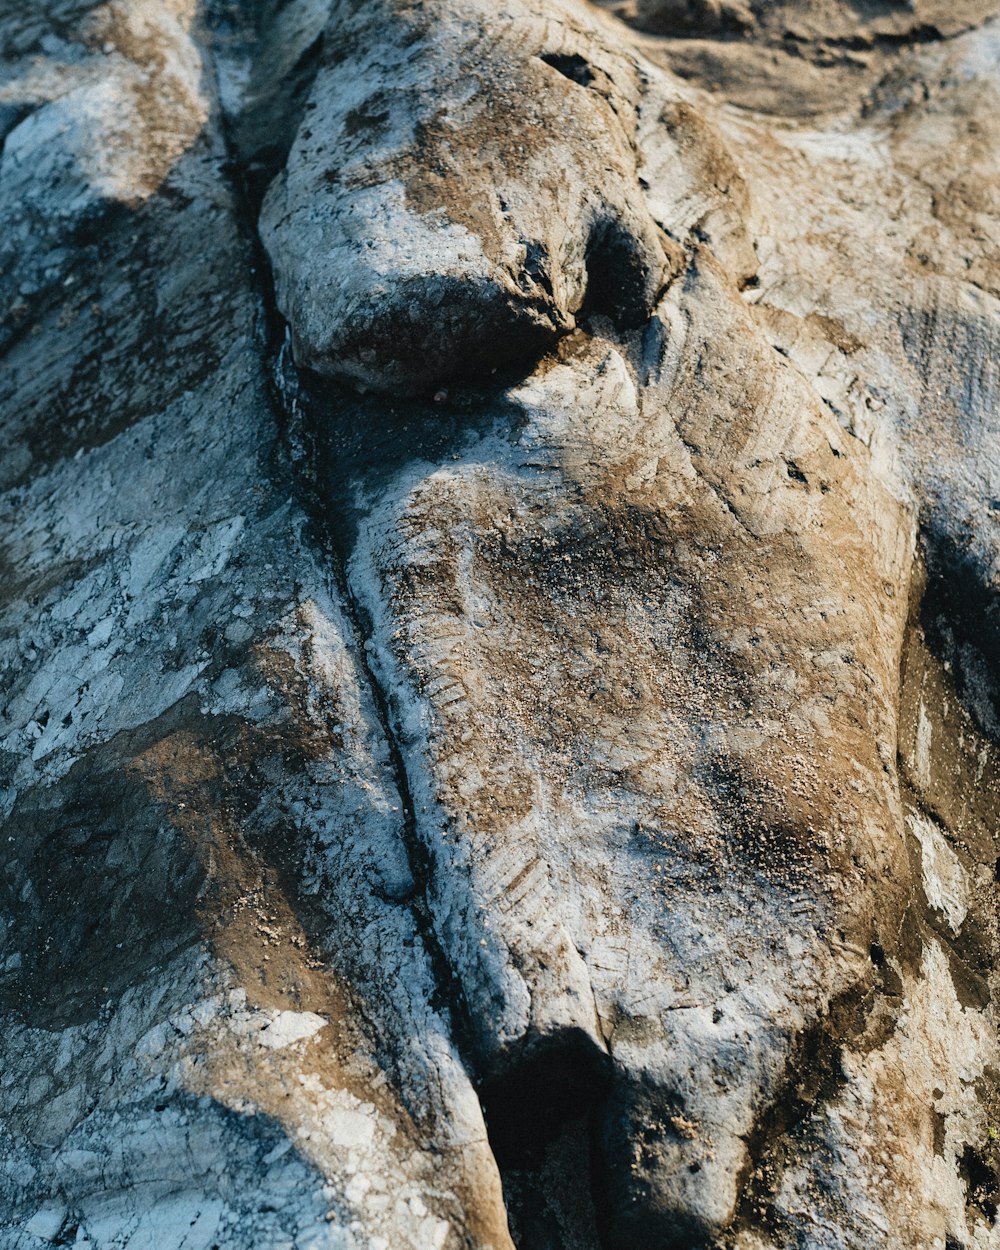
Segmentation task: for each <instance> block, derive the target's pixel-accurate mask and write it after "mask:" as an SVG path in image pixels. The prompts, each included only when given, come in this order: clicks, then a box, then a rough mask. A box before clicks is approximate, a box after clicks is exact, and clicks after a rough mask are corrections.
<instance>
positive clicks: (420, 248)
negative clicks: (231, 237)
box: [261, 0, 665, 394]
mask: <svg viewBox="0 0 1000 1250" xmlns="http://www.w3.org/2000/svg"><path fill="white" fill-rule="evenodd" d="M638 79H639V75H638V72H637V69H636V65H635V63H634V60H633V59H632V58H630V57H629V56H628V55H627V53H626V52H625V51H624V49H622V48H616V47H615V45H614V44H613V43H612V42H611V41H610V40H608V39H607V38H606V37H603V36H602V34H601V33H600V32H599V31H598V30H597V29H596V28H595V27H594V26H593V24H592V23H589V22H587V20H586V13H585V12H584V11H583V10H582V8H581V7H580V6H578V5H573V4H567V3H565V2H564V0H555V3H553V2H552V0H545V2H540V0H517V2H516V3H514V4H508V5H507V6H506V7H505V9H504V12H503V14H502V15H500V14H498V13H497V10H496V7H495V6H494V5H492V4H490V3H487V2H486V0H459V2H458V3H455V2H453V0H432V2H431V3H427V4H422V5H412V4H409V3H405V2H401V0H366V3H364V4H357V3H353V0H336V3H334V4H333V5H332V7H331V13H330V19H329V27H328V32H327V37H326V42H325V44H324V46H323V52H322V63H321V67H320V69H319V71H318V74H317V76H316V79H315V82H314V83H313V87H312V92H311V95H310V98H309V101H308V103H307V104H306V106H305V113H304V116H303V120H302V124H301V125H300V127H299V130H298V134H297V135H296V138H295V142H294V144H293V145H292V149H291V152H290V153H289V157H288V163H287V165H286V167H285V169H284V170H283V171H282V172H281V173H280V174H279V175H278V178H277V179H276V181H275V184H274V185H273V186H272V188H271V189H270V191H269V192H268V194H267V197H266V199H265V201H264V208H263V213H262V216H261V233H262V238H263V240H264V243H265V245H266V247H267V249H268V252H269V254H270V257H271V262H272V265H273V267H274V275H275V290H276V296H277V301H278V306H279V308H280V309H281V311H282V313H283V314H284V315H285V317H286V318H287V320H288V322H289V325H290V327H291V331H292V341H293V343H294V347H295V356H296V360H297V362H298V363H299V364H300V365H302V366H305V367H307V368H309V369H314V370H317V371H319V372H321V373H325V374H332V375H334V376H337V377H342V378H348V379H351V380H352V381H355V382H359V383H362V384H363V385H365V386H368V387H373V388H375V389H378V390H388V391H394V392H398V393H402V394H410V393H414V392H420V391H421V390H428V389H433V388H434V387H435V386H437V385H438V384H440V383H442V382H444V381H447V380H448V379H450V378H453V377H456V376H464V377H479V376H482V375H483V374H484V373H488V372H489V370H491V369H495V368H497V367H499V366H501V365H504V364H508V363H510V362H514V361H520V360H523V359H530V358H531V357H532V356H538V355H540V354H541V353H542V352H543V351H544V350H545V349H546V348H548V347H551V346H552V344H553V343H554V341H555V340H556V339H557V338H558V337H559V336H561V335H563V334H565V333H567V332H568V331H569V330H571V329H572V328H573V326H574V324H575V320H576V317H577V315H578V314H579V312H580V310H581V308H582V307H583V306H584V303H585V301H588V302H589V304H590V306H591V307H592V309H593V310H594V311H595V312H600V313H603V314H605V315H606V316H609V317H611V319H612V320H614V321H615V322H616V323H619V324H621V325H636V324H641V323H642V322H643V321H645V319H646V317H647V316H648V313H649V311H650V308H651V307H652V304H653V303H654V301H655V298H656V295H657V292H658V291H659V289H660V287H661V285H662V282H663V278H664V273H665V261H664V257H663V252H662V249H661V244H660V240H659V238H658V232H657V230H656V227H655V225H654V223H653V221H652V219H651V217H650V216H649V213H648V211H647V210H646V207H645V205H644V204H643V202H642V199H641V197H638V196H636V195H635V194H634V192H635V187H636V177H637V169H636V153H635V146H634V130H635V106H636V99H637V93H638V85H639V83H638Z"/></svg>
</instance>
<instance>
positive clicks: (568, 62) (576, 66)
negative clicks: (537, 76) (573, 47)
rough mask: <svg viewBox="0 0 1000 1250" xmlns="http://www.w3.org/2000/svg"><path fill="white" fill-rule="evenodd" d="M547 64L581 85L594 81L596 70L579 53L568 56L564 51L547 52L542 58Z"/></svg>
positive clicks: (584, 85) (588, 84)
mask: <svg viewBox="0 0 1000 1250" xmlns="http://www.w3.org/2000/svg"><path fill="white" fill-rule="evenodd" d="M541 59H542V60H543V61H544V62H545V64H546V65H551V66H552V68H553V69H554V70H555V71H556V72H557V73H559V74H562V76H563V78H568V79H569V80H570V82H575V83H576V84H577V85H578V86H580V87H589V86H590V84H591V83H592V82H593V81H594V71H593V70H592V69H591V68H590V66H589V65H588V64H587V62H586V61H585V60H584V59H583V57H582V56H579V55H578V54H577V53H575V52H574V53H573V54H572V55H569V56H567V55H566V54H565V53H562V52H546V53H545V54H544V55H543V56H542V58H541Z"/></svg>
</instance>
